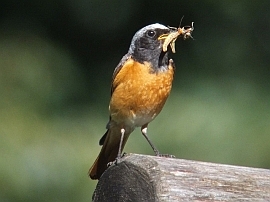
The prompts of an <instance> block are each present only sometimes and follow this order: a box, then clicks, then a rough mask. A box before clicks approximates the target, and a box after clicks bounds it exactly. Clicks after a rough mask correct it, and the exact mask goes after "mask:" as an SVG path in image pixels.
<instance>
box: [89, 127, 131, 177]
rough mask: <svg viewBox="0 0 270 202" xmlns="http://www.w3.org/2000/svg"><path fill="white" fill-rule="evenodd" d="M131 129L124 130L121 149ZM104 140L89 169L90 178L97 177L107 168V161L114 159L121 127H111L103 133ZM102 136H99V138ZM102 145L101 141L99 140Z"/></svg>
mask: <svg viewBox="0 0 270 202" xmlns="http://www.w3.org/2000/svg"><path fill="white" fill-rule="evenodd" d="M130 133H131V131H129V132H128V131H126V133H125V136H124V139H123V144H122V146H121V147H122V150H123V148H124V146H125V144H126V142H127V139H128V137H129V135H130ZM104 136H105V142H104V144H103V146H102V148H101V151H100V153H99V155H98V157H97V159H96V160H95V162H94V164H93V165H92V167H91V168H90V169H89V172H88V174H89V176H90V178H91V179H93V180H95V179H99V178H100V176H101V175H102V173H103V172H104V171H105V170H106V169H107V165H108V163H109V162H112V161H114V160H115V159H116V157H117V154H118V149H119V144H120V139H121V128H120V127H112V128H110V129H109V130H107V132H106V133H105V135H104ZM103 138H104V137H102V138H101V140H102V139H103ZM100 143H101V145H102V142H100Z"/></svg>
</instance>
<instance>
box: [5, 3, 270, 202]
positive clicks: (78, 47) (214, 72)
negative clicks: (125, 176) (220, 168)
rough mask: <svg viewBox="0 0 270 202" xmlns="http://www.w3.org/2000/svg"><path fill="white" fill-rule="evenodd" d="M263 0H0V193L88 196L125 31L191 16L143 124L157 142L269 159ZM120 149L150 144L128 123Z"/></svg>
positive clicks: (240, 160)
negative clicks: (157, 101)
mask: <svg viewBox="0 0 270 202" xmlns="http://www.w3.org/2000/svg"><path fill="white" fill-rule="evenodd" d="M269 7H270V1H268V0H265V1H262V0H261V1H248V0H246V1H245V0H242V1H234V0H228V1H221V0H220V1H212V0H205V1H190V0H182V1H179V0H171V1H153V0H152V1H143V0H137V1H119V0H115V1H91V0H78V1H72V0H48V1H36V0H25V1H19V0H6V1H1V6H0V94H1V95H0V96H1V99H0V138H1V139H0V152H1V155H0V164H1V166H0V177H1V180H0V186H1V187H0V201H90V200H91V196H92V193H93V190H94V188H95V186H96V183H97V181H91V180H90V179H89V178H88V177H87V171H88V169H89V167H90V166H91V165H92V163H93V161H94V160H95V158H96V156H97V154H98V152H99V150H100V147H99V145H98V140H99V138H100V137H101V136H102V135H103V133H104V132H105V125H106V123H107V120H108V103H109V99H110V82H111V76H112V72H113V70H114V68H115V66H116V65H117V64H118V62H119V60H120V59H121V57H122V56H123V55H124V54H125V53H126V52H127V50H128V48H129V44H130V41H131V38H132V36H133V34H134V33H135V32H136V31H137V30H138V29H140V28H142V27H143V26H145V25H148V24H151V23H155V22H159V23H162V24H164V25H170V26H176V27H177V26H178V25H179V21H180V19H181V17H182V16H183V15H185V17H184V19H183V22H182V25H190V24H191V22H192V21H194V22H195V24H194V26H195V30H194V33H193V37H194V38H195V40H186V41H183V40H181V39H180V40H178V41H177V44H176V54H173V55H171V57H172V58H173V59H174V61H175V62H176V66H177V71H176V76H175V80H174V86H173V90H172V93H171V96H170V98H169V100H168V101H167V103H166V105H165V107H164V109H163V111H162V113H161V114H160V115H159V116H158V117H157V119H156V120H155V121H153V123H151V124H150V127H149V136H150V137H151V139H152V141H153V142H154V143H155V145H156V146H157V147H158V148H159V150H160V151H162V152H163V153H170V154H174V155H176V156H177V157H178V158H185V159H192V160H200V161H209V162H217V163H225V164H233V165H243V166H250V167H261V168H270V124H269V122H270V106H269V103H270V96H269V90H270V82H269V79H270V75H269V74H270V73H269V70H270V66H269V62H270V40H269V35H270V26H269V25H270V12H269ZM125 151H126V152H132V153H143V154H150V155H153V152H152V151H151V148H150V146H149V145H148V144H147V142H146V141H145V139H144V138H143V137H142V135H141V134H140V132H139V130H136V131H135V132H134V133H133V134H132V135H131V137H130V139H129V141H128V143H127V145H126V147H125Z"/></svg>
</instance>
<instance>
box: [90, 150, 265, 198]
mask: <svg viewBox="0 0 270 202" xmlns="http://www.w3.org/2000/svg"><path fill="white" fill-rule="evenodd" d="M92 199H93V201H102V202H106V201H110V202H113V201H125V202H126V201H252V202H256V201H270V170H267V169H259V168H248V167H239V166H230V165H222V164H214V163H204V162H198V161H190V160H182V159H175V158H164V157H155V156H146V155H138V154H129V155H126V156H125V157H123V158H122V159H121V160H120V162H119V163H118V164H117V165H113V166H110V167H109V168H108V169H107V170H106V171H105V172H104V174H103V175H102V177H101V178H100V180H99V182H98V184H97V187H96V190H95V192H94V194H93V198H92Z"/></svg>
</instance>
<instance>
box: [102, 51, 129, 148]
mask: <svg viewBox="0 0 270 202" xmlns="http://www.w3.org/2000/svg"><path fill="white" fill-rule="evenodd" d="M130 57H131V55H130V54H126V55H124V57H122V59H121V60H120V62H119V63H118V65H117V66H116V68H115V69H114V72H113V76H112V83H111V96H112V94H113V91H114V89H115V87H116V86H114V85H113V81H114V79H115V77H116V75H117V74H118V73H119V72H120V70H121V69H122V67H123V66H124V64H125V62H126V61H127V60H128V59H129V58H130ZM110 121H111V116H110V117H109V122H108V123H107V125H106V129H109V124H110ZM107 134H108V130H107V131H106V133H105V134H104V135H103V136H102V137H101V139H100V140H99V145H103V144H104V141H105V139H106V136H107Z"/></svg>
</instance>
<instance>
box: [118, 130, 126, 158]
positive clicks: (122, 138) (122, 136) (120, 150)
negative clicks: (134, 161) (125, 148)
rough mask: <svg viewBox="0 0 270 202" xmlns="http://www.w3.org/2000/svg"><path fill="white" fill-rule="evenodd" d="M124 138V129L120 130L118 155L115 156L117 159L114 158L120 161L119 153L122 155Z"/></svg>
mask: <svg viewBox="0 0 270 202" xmlns="http://www.w3.org/2000/svg"><path fill="white" fill-rule="evenodd" d="M124 136H125V129H124V128H122V129H121V139H120V143H119V149H118V154H117V157H116V158H117V159H120V158H121V157H122V155H121V153H122V145H123V140H124Z"/></svg>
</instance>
